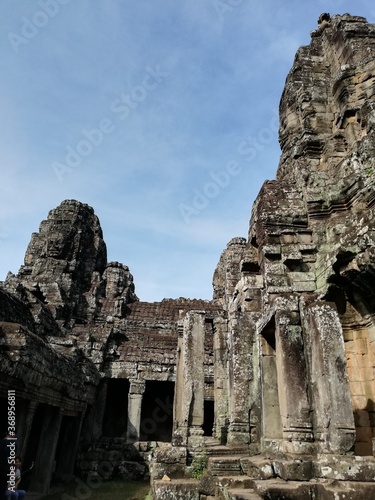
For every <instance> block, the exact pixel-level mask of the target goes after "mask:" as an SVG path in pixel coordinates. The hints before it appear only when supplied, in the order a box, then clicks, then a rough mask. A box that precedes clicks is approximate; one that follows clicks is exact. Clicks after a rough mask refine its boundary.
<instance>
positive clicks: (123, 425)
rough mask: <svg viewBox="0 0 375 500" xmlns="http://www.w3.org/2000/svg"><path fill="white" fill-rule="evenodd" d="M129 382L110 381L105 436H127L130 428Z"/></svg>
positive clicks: (105, 415)
mask: <svg viewBox="0 0 375 500" xmlns="http://www.w3.org/2000/svg"><path fill="white" fill-rule="evenodd" d="M129 385H130V384H129V380H127V379H120V378H115V379H109V380H108V382H107V398H106V404H105V411H104V418H103V436H105V437H120V436H124V437H125V436H126V429H127V426H128V395H129Z"/></svg>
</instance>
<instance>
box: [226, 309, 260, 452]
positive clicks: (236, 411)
mask: <svg viewBox="0 0 375 500" xmlns="http://www.w3.org/2000/svg"><path fill="white" fill-rule="evenodd" d="M230 316H231V317H230V321H229V333H228V335H229V364H228V368H229V396H230V399H229V432H228V444H233V445H248V444H249V443H250V408H251V407H252V403H251V401H250V386H251V383H252V381H253V375H254V370H253V368H254V367H253V364H252V363H253V360H252V350H253V340H254V337H255V331H256V326H255V320H254V318H253V314H252V313H248V314H246V315H244V314H243V313H241V312H238V311H235V312H232V313H231V315H230Z"/></svg>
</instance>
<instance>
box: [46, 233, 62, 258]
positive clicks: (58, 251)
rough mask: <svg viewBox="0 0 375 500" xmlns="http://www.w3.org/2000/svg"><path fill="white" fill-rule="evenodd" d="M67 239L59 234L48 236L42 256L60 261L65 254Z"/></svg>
mask: <svg viewBox="0 0 375 500" xmlns="http://www.w3.org/2000/svg"><path fill="white" fill-rule="evenodd" d="M67 246H68V245H67V238H66V237H65V236H63V235H61V234H59V233H55V234H50V235H48V239H47V241H46V243H45V245H44V249H43V250H44V251H43V254H44V255H45V256H46V257H53V258H54V259H62V258H64V257H65V256H66V254H67Z"/></svg>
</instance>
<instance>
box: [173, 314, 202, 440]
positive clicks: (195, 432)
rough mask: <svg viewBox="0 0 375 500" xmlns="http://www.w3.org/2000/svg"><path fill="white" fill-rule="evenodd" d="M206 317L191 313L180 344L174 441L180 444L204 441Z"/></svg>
mask: <svg viewBox="0 0 375 500" xmlns="http://www.w3.org/2000/svg"><path fill="white" fill-rule="evenodd" d="M204 319H205V313H204V311H190V312H188V313H187V314H186V316H185V319H184V320H183V323H182V326H183V330H182V338H181V337H180V339H179V344H178V348H179V352H178V357H177V374H176V389H175V403H174V418H175V425H174V433H173V443H174V444H176V445H180V446H181V445H186V444H189V445H191V446H193V447H194V446H195V445H199V444H201V443H202V442H203V419H204Z"/></svg>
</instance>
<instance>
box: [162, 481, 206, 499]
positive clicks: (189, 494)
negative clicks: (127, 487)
mask: <svg viewBox="0 0 375 500" xmlns="http://www.w3.org/2000/svg"><path fill="white" fill-rule="evenodd" d="M152 494H153V499H154V500H200V499H199V496H200V494H199V481H196V480H193V479H179V480H178V481H176V480H172V481H154V482H153V483H152Z"/></svg>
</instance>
